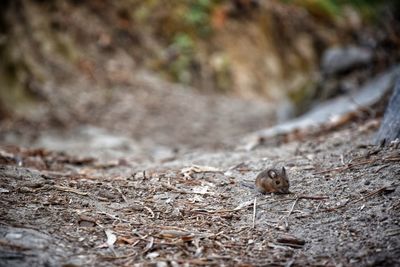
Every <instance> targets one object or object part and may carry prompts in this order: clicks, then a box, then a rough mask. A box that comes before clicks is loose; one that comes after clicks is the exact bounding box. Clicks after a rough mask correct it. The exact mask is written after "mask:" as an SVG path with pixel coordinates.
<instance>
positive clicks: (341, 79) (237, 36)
mask: <svg viewBox="0 0 400 267" xmlns="http://www.w3.org/2000/svg"><path fill="white" fill-rule="evenodd" d="M1 5H2V7H1V9H0V57H1V61H0V140H1V142H2V143H7V144H20V145H21V144H22V145H28V146H30V145H38V146H45V147H51V148H56V149H57V148H60V149H63V147H65V146H68V147H70V148H71V147H73V145H74V144H77V143H79V142H80V144H81V146H84V145H86V146H87V145H88V139H87V138H89V139H90V140H93V138H94V139H95V140H96V142H97V145H99V144H100V145H101V146H107V145H110V146H111V147H112V146H114V145H116V146H117V147H119V148H121V147H122V149H126V150H127V151H130V150H129V149H133V150H135V149H136V150H137V149H139V148H138V147H140V146H142V147H143V146H144V147H147V148H151V149H152V151H153V150H154V147H155V146H156V147H158V149H156V152H154V153H153V154H154V155H159V154H162V153H167V154H168V153H169V152H168V149H173V150H174V149H177V148H179V147H181V146H185V145H186V146H189V147H196V146H205V145H211V146H214V147H218V146H221V145H225V144H226V143H227V140H235V138H238V137H239V136H242V135H244V134H246V133H249V132H251V131H255V130H259V129H263V128H265V127H268V126H271V125H274V124H276V123H279V122H283V121H286V120H289V119H291V118H294V117H296V116H299V115H301V114H303V113H304V112H306V111H307V110H309V109H310V108H312V107H313V106H315V105H316V104H318V103H320V102H322V101H325V100H327V99H331V98H334V97H336V96H338V95H343V94H348V93H352V92H354V91H356V90H358V88H360V86H361V85H362V84H365V83H367V82H368V81H369V80H370V79H371V78H372V77H374V76H376V75H377V74H380V73H384V72H385V71H387V70H389V69H390V68H392V67H393V66H395V65H396V64H397V63H398V62H399V59H400V49H399V47H400V23H399V19H400V16H399V15H400V13H399V11H400V3H399V1H396V0H393V1H389V0H386V1H382V0H381V1H379V0H376V1H374V0H364V1H363V0H354V1H341V0H292V1H291V0H286V1H285V0H269V1H262V0H259V1H257V0H186V1H183V0H182V1H161V0H147V1H139V0H120V1H111V0H88V1H76V0H64V1H62V0H55V1H45V0H37V1H34V0H30V1H23V0H8V1H7V0H6V1H2V4H1ZM117 136H118V138H117ZM121 140H122V141H121ZM69 142H71V143H69ZM132 142H134V143H132ZM132 147H134V148H132ZM166 147H168V149H167V152H165V150H166ZM171 147H172V148H171Z"/></svg>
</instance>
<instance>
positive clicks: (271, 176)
mask: <svg viewBox="0 0 400 267" xmlns="http://www.w3.org/2000/svg"><path fill="white" fill-rule="evenodd" d="M268 176H269V177H270V178H272V179H275V178H276V177H277V176H278V174H277V173H276V172H275V171H274V170H269V171H268Z"/></svg>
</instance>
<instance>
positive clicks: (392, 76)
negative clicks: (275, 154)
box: [243, 66, 400, 150]
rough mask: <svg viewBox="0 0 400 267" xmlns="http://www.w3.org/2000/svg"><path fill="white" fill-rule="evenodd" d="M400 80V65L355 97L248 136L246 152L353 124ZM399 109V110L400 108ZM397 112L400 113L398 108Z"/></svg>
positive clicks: (372, 80) (364, 87)
mask: <svg viewBox="0 0 400 267" xmlns="http://www.w3.org/2000/svg"><path fill="white" fill-rule="evenodd" d="M398 77H400V66H397V67H395V68H393V69H391V70H388V71H387V72H385V73H382V74H380V75H378V77H376V78H374V79H371V80H370V81H368V82H367V83H366V84H365V85H364V86H362V87H361V88H360V89H359V90H357V92H356V93H355V94H351V95H350V94H348V95H344V96H340V97H337V98H335V99H332V100H329V101H326V102H324V103H321V104H319V105H317V106H315V107H314V108H313V109H312V110H310V111H309V112H307V113H305V114H303V115H302V116H300V117H298V118H295V119H293V120H290V121H287V122H285V123H281V124H278V125H276V126H274V127H271V128H267V129H263V130H260V131H257V132H255V133H253V134H250V135H248V136H247V137H246V138H245V145H244V147H243V149H245V150H252V149H253V148H255V147H256V146H257V145H259V144H260V143H263V142H266V141H267V140H269V139H271V138H274V137H277V136H285V135H289V134H291V133H297V134H310V133H313V132H318V131H320V130H321V129H322V128H325V129H327V128H329V129H332V128H335V127H337V126H340V125H343V124H345V123H347V122H349V121H351V119H352V118H353V117H356V115H357V111H359V110H360V109H361V108H366V107H370V106H371V105H373V104H375V103H377V102H378V101H380V100H381V99H382V97H383V96H384V95H385V94H386V93H387V92H389V90H390V89H391V86H392V85H393V82H394V81H395V80H396V79H397V78H398ZM395 101H397V102H399V101H400V100H399V99H397V98H396V99H394V100H393V101H392V102H395ZM397 105H398V104H397ZM397 108H399V105H398V107H397ZM394 111H395V110H394ZM397 112H399V110H398V109H397ZM397 114H399V113H397ZM391 116H392V117H391V119H390V121H392V122H393V121H394V120H395V117H396V111H395V112H393V114H391ZM397 116H398V115H397Z"/></svg>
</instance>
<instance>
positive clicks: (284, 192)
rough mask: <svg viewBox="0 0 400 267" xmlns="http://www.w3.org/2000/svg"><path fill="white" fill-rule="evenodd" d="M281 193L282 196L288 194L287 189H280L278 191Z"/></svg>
mask: <svg viewBox="0 0 400 267" xmlns="http://www.w3.org/2000/svg"><path fill="white" fill-rule="evenodd" d="M279 191H280V192H281V193H283V194H288V193H289V189H286V188H282V189H281V190H279Z"/></svg>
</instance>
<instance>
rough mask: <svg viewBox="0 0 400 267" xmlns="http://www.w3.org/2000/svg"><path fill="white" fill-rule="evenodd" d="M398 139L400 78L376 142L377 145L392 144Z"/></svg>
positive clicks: (399, 129) (399, 135)
mask: <svg viewBox="0 0 400 267" xmlns="http://www.w3.org/2000/svg"><path fill="white" fill-rule="evenodd" d="M396 138H400V78H398V79H397V82H396V85H395V86H394V90H393V93H392V97H391V98H390V101H389V104H388V106H387V108H386V111H385V115H384V116H383V120H382V123H381V126H380V128H379V131H378V133H377V134H376V136H375V140H374V141H375V144H380V143H382V142H383V143H385V144H390V142H391V141H393V140H395V139H396ZM383 140H384V141H383Z"/></svg>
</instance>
